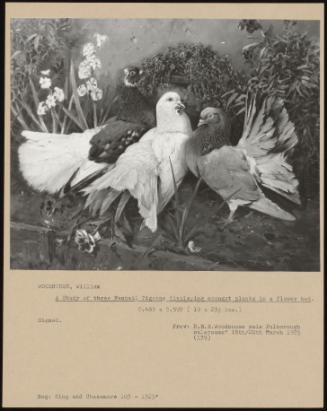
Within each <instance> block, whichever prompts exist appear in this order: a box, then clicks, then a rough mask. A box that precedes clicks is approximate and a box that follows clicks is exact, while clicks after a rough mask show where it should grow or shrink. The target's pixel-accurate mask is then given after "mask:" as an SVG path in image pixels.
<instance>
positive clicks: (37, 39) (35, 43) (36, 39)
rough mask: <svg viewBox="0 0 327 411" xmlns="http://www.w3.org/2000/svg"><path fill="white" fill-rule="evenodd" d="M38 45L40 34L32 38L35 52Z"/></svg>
mask: <svg viewBox="0 0 327 411" xmlns="http://www.w3.org/2000/svg"><path fill="white" fill-rule="evenodd" d="M39 45H40V36H36V37H35V39H34V50H35V51H36V52H37V51H38V50H39Z"/></svg>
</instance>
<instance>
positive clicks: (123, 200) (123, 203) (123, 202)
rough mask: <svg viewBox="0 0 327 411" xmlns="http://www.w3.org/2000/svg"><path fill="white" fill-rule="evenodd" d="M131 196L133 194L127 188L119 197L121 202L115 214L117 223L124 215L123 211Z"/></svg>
mask: <svg viewBox="0 0 327 411" xmlns="http://www.w3.org/2000/svg"><path fill="white" fill-rule="evenodd" d="M130 198H131V195H130V193H129V191H127V190H125V191H124V193H123V194H122V196H121V197H120V199H119V203H118V206H117V210H116V214H115V223H117V222H118V221H119V219H120V217H121V215H122V212H123V211H124V208H125V206H126V204H127V202H128V200H129V199H130Z"/></svg>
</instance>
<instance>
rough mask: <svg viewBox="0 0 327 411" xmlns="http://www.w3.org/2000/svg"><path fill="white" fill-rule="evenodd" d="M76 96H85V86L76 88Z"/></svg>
mask: <svg viewBox="0 0 327 411" xmlns="http://www.w3.org/2000/svg"><path fill="white" fill-rule="evenodd" d="M77 94H78V95H79V96H80V97H84V96H85V95H86V94H87V88H86V86H85V84H81V85H80V86H79V87H78V88H77Z"/></svg>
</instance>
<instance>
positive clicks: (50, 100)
mask: <svg viewBox="0 0 327 411" xmlns="http://www.w3.org/2000/svg"><path fill="white" fill-rule="evenodd" d="M45 104H46V105H47V106H48V107H49V108H52V107H56V104H57V99H56V97H55V96H54V95H53V94H51V93H50V94H49V95H48V97H47V99H46V100H45Z"/></svg>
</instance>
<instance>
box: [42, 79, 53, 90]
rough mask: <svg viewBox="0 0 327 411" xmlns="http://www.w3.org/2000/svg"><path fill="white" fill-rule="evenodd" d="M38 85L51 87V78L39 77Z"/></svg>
mask: <svg viewBox="0 0 327 411" xmlns="http://www.w3.org/2000/svg"><path fill="white" fill-rule="evenodd" d="M40 86H41V88H50V87H51V79H50V78H48V77H40Z"/></svg>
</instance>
